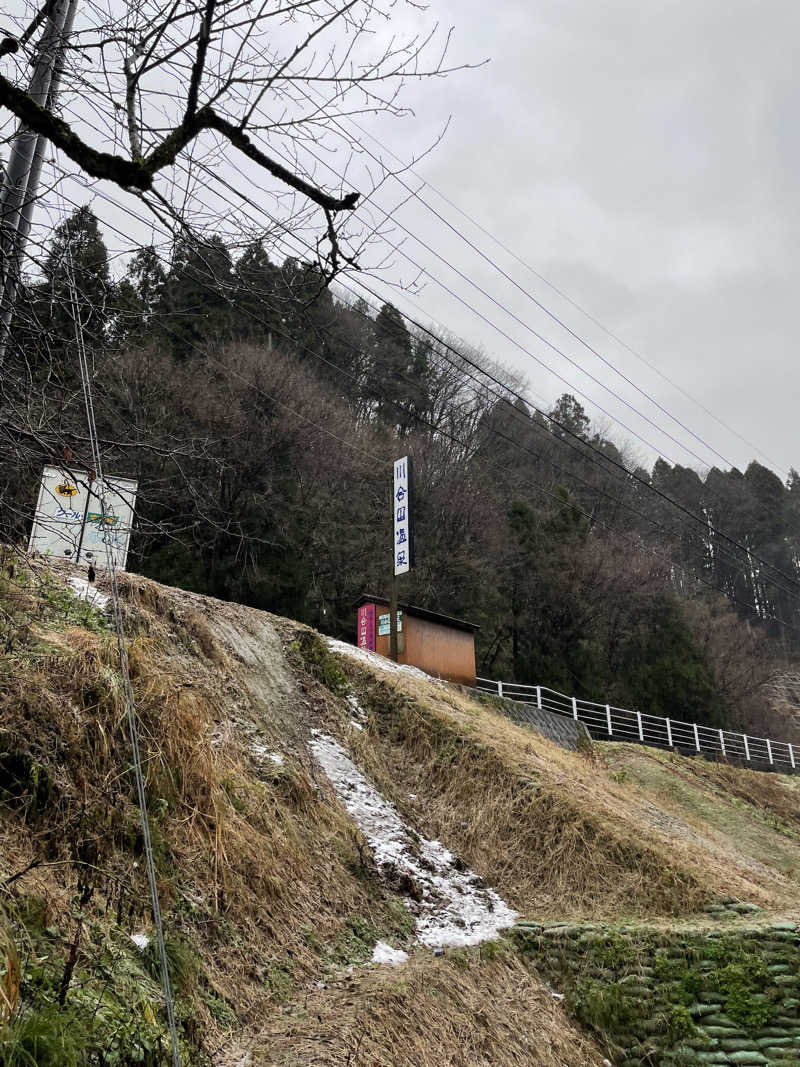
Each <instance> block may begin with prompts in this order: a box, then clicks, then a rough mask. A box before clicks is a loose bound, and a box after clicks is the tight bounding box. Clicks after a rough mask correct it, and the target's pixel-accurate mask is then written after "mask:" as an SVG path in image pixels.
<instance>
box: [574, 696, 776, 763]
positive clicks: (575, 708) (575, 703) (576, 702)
mask: <svg viewBox="0 0 800 1067" xmlns="http://www.w3.org/2000/svg"><path fill="white" fill-rule="evenodd" d="M572 718H573V719H574V720H575V722H577V721H578V701H577V700H576V699H575V697H573V698H572ZM792 766H794V764H792Z"/></svg>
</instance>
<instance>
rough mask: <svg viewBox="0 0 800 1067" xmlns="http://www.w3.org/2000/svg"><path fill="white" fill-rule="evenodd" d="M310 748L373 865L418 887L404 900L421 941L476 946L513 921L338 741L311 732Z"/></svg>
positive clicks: (500, 903) (506, 909)
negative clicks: (415, 828) (413, 825)
mask: <svg viewBox="0 0 800 1067" xmlns="http://www.w3.org/2000/svg"><path fill="white" fill-rule="evenodd" d="M311 750H312V752H313V753H314V755H315V757H316V758H317V761H318V762H319V763H320V765H321V766H322V768H323V770H324V771H325V773H326V774H327V776H328V778H330V780H331V783H332V785H333V788H334V791H335V792H336V795H337V796H338V797H339V799H340V800H341V801H342V803H343V804H344V806H345V807H346V808H347V811H348V813H349V814H350V816H351V817H352V818H353V821H354V822H355V823H356V825H357V826H358V828H359V829H360V830H361V831H362V832H363V833H364V834H365V836H366V837H367V839H368V840H369V843H370V846H371V848H372V851H373V853H374V855H375V860H376V862H377V864H378V866H379V867H383V866H384V865H385V866H386V867H388V868H394V869H395V870H396V871H398V872H399V873H400V874H401V875H405V876H406V877H409V878H411V880H412V881H413V882H414V883H415V885H416V886H417V888H418V890H419V893H420V895H421V897H422V899H421V901H419V902H417V901H415V900H412V899H409V900H408V907H409V909H410V910H411V912H412V913H413V914H415V915H416V918H417V937H418V939H419V940H420V941H421V942H422V943H423V944H424V945H430V946H432V947H438V946H442V945H477V944H478V943H479V942H481V941H486V940H489V939H490V938H493V937H496V936H497V933H498V931H499V930H502V929H504V928H505V927H508V926H511V925H513V923H514V921H515V920H516V918H517V913H516V912H515V911H512V909H511V908H509V906H508V905H507V904H506V903H505V901H503V900H502V899H501V898H500V897H499V896H498V894H497V893H495V891H494V890H493V889H488V888H486V887H485V886H484V885H483V882H482V881H481V879H480V878H478V877H477V876H476V875H475V873H474V871H470V870H467V869H462V870H457V869H456V866H455V862H456V860H455V857H454V856H453V854H452V853H451V852H449V851H448V850H447V849H446V848H445V847H444V845H442V844H441V842H439V841H429V840H427V839H426V838H424V837H418V836H417V835H416V834H414V833H413V832H412V831H411V830H410V829H409V827H408V826H407V825H406V824H405V823H404V822H403V820H402V818H401V817H400V815H399V813H398V812H397V811H396V810H395V808H393V807H392V805H391V804H389V803H387V801H386V800H384V798H383V797H382V796H381V794H380V793H379V792H378V791H377V789H376V788H375V787H374V786H373V785H372V783H371V782H370V781H368V779H367V778H365V777H364V775H363V774H362V773H361V772H360V771H359V769H358V768H357V767H356V765H355V764H354V763H353V761H352V760H351V759H350V757H349V756H348V755H347V753H346V752H345V750H344V749H343V748H342V746H341V745H340V744H339V743H338V742H337V741H335V740H334V739H333V738H332V737H328V736H327V735H326V734H323V733H320V731H318V730H315V731H314V732H313V735H312V740H311Z"/></svg>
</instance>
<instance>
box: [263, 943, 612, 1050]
mask: <svg viewBox="0 0 800 1067" xmlns="http://www.w3.org/2000/svg"><path fill="white" fill-rule="evenodd" d="M254 1062H255V1065H256V1067H267V1065H269V1067H301V1065H303V1067H308V1065H310V1064H314V1065H315V1067H375V1065H376V1064H378V1065H380V1067H388V1065H390V1064H391V1067H520V1065H522V1064H531V1065H534V1064H535V1065H536V1067H600V1065H601V1064H602V1063H603V1055H602V1053H601V1052H600V1051H599V1049H598V1048H597V1047H596V1046H595V1045H594V1044H593V1043H592V1042H591V1041H590V1040H589V1039H587V1038H586V1037H583V1036H582V1035H581V1034H580V1033H579V1032H578V1031H577V1030H576V1029H575V1027H574V1025H573V1024H572V1023H571V1022H570V1020H569V1019H568V1018H567V1016H566V1014H565V1012H564V1011H563V1009H562V1008H561V1007H560V1005H559V1004H558V1002H557V1001H556V1000H555V999H554V998H553V996H552V995H551V993H549V992H548V991H547V990H546V989H545V988H544V987H543V986H542V984H541V982H540V981H539V979H538V977H537V976H536V974H535V972H532V971H530V970H528V969H527V968H526V966H525V965H524V964H523V963H522V962H521V961H520V960H519V959H518V958H517V957H513V956H506V955H502V956H501V957H500V958H498V959H496V960H493V961H482V960H481V959H480V958H479V956H478V955H477V954H472V955H471V956H468V955H466V954H465V953H457V954H456V956H455V959H451V958H449V957H444V958H443V959H440V960H434V959H432V958H431V957H430V956H428V957H419V958H417V959H413V960H411V961H409V963H407V964H404V965H403V966H401V967H399V968H396V969H393V968H387V967H381V968H378V969H374V970H371V971H368V972H366V973H365V972H361V973H359V974H354V975H352V976H351V977H348V978H346V979H343V980H342V981H340V982H337V983H334V984H333V985H332V986H331V987H330V988H327V989H325V990H321V991H318V992H315V993H312V994H311V995H310V996H309V997H308V998H307V1000H306V1001H305V1002H304V1004H303V1007H302V1010H298V1011H297V1012H296V1013H293V1014H290V1015H288V1016H284V1017H280V1018H277V1019H275V1020H274V1021H273V1022H271V1023H270V1024H269V1025H268V1027H267V1028H266V1030H265V1031H264V1032H263V1033H262V1035H261V1037H260V1038H259V1040H258V1042H257V1045H256V1049H255V1053H254Z"/></svg>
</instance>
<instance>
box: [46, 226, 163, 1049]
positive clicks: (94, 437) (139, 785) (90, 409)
mask: <svg viewBox="0 0 800 1067" xmlns="http://www.w3.org/2000/svg"><path fill="white" fill-rule="evenodd" d="M66 246H67V271H68V282H69V287H70V295H71V299H72V307H73V316H74V324H75V342H76V346H77V351H78V363H79V366H80V374H81V384H82V388H83V396H84V403H85V407H86V421H87V426H88V431H89V439H90V448H91V452H92V456H93V460H94V465H95V471H96V474H97V488H96V490H95V491H96V492H97V493H98V495H99V498H100V514H101V520H100V521H101V524H102V523H103V522H104V521H105V517H106V515H107V513H108V512H107V505H106V482H105V478H104V476H103V458H102V453H101V449H100V445H99V440H98V434H97V424H96V421H95V414H94V402H93V398H92V386H91V378H90V374H89V365H88V362H87V359H86V351H85V349H84V346H83V334H82V328H81V319H80V311H79V308H78V303H77V285H76V282H75V271H74V263H73V260H72V249H71V246H70V243H69V240H67V242H66ZM105 551H106V566H107V569H108V573H109V576H110V578H111V600H112V605H113V616H114V631H115V634H116V642H117V655H118V658H119V667H120V674H121V676H122V691H123V695H124V698H125V709H126V715H127V721H128V734H129V737H130V743H131V754H132V756H133V771H134V779H135V782H136V794H137V799H138V802H139V813H140V817H141V822H142V839H143V842H144V851H145V861H146V867H147V880H148V883H149V887H150V903H151V907H152V911H153V925H154V927H155V931H156V941H157V944H158V953H159V960H160V964H161V981H162V987H163V990H164V1001H165V1007H166V1012H167V1027H168V1029H169V1035H170V1044H171V1049H172V1061H173V1065H174V1067H181V1057H180V1048H179V1044H178V1032H177V1029H176V1025H175V1010H174V1005H173V1000H172V989H171V986H170V979H169V963H168V961H167V951H166V943H165V939H164V927H163V921H162V916H161V906H160V903H159V897H158V882H157V879H156V868H155V858H154V855H153V843H152V838H151V835H150V819H149V816H148V812H147V792H146V787H145V781H144V771H143V769H142V755H141V748H140V745H139V730H138V725H137V716H136V705H135V701H134V696H133V687H132V686H131V678H130V668H129V664H128V650H127V645H126V641H125V626H124V621H123V618H122V603H121V599H120V594H119V583H118V581H117V569H116V560H115V558H114V553H113V551H112V548H111V545H110V544H109V542H108V540H107V539H106V541H105Z"/></svg>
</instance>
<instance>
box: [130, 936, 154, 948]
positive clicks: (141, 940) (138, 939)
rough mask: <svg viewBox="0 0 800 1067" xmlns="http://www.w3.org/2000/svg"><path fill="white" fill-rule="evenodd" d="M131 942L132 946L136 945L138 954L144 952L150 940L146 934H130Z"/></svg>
mask: <svg viewBox="0 0 800 1067" xmlns="http://www.w3.org/2000/svg"><path fill="white" fill-rule="evenodd" d="M131 941H133V943H134V945H136V947H137V948H138V949H139V951H140V952H144V950H145V949H146V948H147V946H148V945H149V944H150V938H149V937H148V936H147V934H131Z"/></svg>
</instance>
